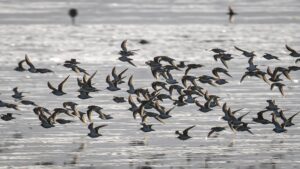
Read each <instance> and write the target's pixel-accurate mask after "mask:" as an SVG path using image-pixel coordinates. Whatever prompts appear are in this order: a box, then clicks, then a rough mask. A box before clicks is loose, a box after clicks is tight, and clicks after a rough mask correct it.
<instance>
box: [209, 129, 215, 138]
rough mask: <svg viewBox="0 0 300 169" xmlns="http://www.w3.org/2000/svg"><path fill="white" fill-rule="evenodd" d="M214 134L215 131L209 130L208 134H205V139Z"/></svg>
mask: <svg viewBox="0 0 300 169" xmlns="http://www.w3.org/2000/svg"><path fill="white" fill-rule="evenodd" d="M214 132H215V130H210V131H209V132H208V134H207V137H209V136H210V135H211V134H212V133H214Z"/></svg>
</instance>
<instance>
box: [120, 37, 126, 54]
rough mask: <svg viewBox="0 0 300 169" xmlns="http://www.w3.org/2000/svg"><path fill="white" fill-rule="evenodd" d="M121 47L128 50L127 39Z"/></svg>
mask: <svg viewBox="0 0 300 169" xmlns="http://www.w3.org/2000/svg"><path fill="white" fill-rule="evenodd" d="M121 48H122V50H123V51H124V52H127V40H124V41H123V42H122V44H121Z"/></svg>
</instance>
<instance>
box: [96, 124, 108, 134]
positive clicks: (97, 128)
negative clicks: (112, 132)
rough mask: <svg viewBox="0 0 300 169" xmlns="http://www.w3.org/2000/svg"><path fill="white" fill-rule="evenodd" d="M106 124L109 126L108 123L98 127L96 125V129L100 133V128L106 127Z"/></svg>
mask: <svg viewBox="0 0 300 169" xmlns="http://www.w3.org/2000/svg"><path fill="white" fill-rule="evenodd" d="M105 126H107V124H103V125H100V126H97V127H95V131H96V132H97V133H98V134H99V129H100V128H102V127H105Z"/></svg>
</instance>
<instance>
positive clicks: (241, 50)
mask: <svg viewBox="0 0 300 169" xmlns="http://www.w3.org/2000/svg"><path fill="white" fill-rule="evenodd" d="M234 48H235V49H236V50H239V51H241V52H246V51H245V50H243V49H241V48H238V47H237V46H234Z"/></svg>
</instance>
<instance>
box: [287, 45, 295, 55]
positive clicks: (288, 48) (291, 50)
mask: <svg viewBox="0 0 300 169" xmlns="http://www.w3.org/2000/svg"><path fill="white" fill-rule="evenodd" d="M285 47H286V49H287V50H289V51H290V52H292V53H294V52H296V51H295V50H294V49H292V48H291V47H289V46H288V45H285Z"/></svg>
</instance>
